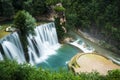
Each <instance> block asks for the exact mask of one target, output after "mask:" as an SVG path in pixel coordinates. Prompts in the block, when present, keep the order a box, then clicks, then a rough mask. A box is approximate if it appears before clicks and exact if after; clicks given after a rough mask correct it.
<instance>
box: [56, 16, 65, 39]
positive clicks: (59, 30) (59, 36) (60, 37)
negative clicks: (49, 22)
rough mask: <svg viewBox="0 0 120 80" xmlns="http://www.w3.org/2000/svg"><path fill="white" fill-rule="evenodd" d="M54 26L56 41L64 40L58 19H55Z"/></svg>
mask: <svg viewBox="0 0 120 80" xmlns="http://www.w3.org/2000/svg"><path fill="white" fill-rule="evenodd" d="M55 25H56V30H57V35H58V39H59V41H61V40H62V39H64V36H65V33H64V30H63V28H62V26H63V25H62V24H60V18H59V17H58V18H55Z"/></svg>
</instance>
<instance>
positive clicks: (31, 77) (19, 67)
mask: <svg viewBox="0 0 120 80" xmlns="http://www.w3.org/2000/svg"><path fill="white" fill-rule="evenodd" d="M119 79H120V70H113V71H109V72H108V75H106V76H102V75H100V74H99V73H97V72H92V73H80V74H77V75H75V74H73V73H72V72H68V71H66V70H59V71H57V72H56V71H53V72H51V71H50V70H44V69H42V68H35V67H34V66H30V65H28V64H17V62H15V61H9V60H5V61H0V80H119Z"/></svg>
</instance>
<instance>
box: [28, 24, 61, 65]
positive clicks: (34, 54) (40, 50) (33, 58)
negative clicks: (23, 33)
mask: <svg viewBox="0 0 120 80" xmlns="http://www.w3.org/2000/svg"><path fill="white" fill-rule="evenodd" d="M35 33H36V35H35V36H32V35H29V36H28V37H27V39H28V43H29V45H28V49H29V52H28V53H29V58H30V63H31V64H34V63H40V62H43V61H45V60H46V59H47V58H48V57H49V56H50V55H53V54H56V51H55V50H56V49H58V48H59V47H60V44H59V43H58V38H57V34H56V29H55V25H54V23H48V24H44V25H40V26H38V27H36V28H35Z"/></svg>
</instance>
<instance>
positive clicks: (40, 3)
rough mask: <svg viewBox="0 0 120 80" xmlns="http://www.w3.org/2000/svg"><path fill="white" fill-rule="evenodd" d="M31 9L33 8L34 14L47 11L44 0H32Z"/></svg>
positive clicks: (38, 14)
mask: <svg viewBox="0 0 120 80" xmlns="http://www.w3.org/2000/svg"><path fill="white" fill-rule="evenodd" d="M33 9H34V15H35V16H40V15H41V14H42V15H43V14H44V13H46V11H47V6H46V3H45V0H34V1H33Z"/></svg>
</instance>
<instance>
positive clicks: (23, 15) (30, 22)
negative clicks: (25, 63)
mask: <svg viewBox="0 0 120 80" xmlns="http://www.w3.org/2000/svg"><path fill="white" fill-rule="evenodd" d="M35 23H36V21H35V19H34V18H33V17H32V16H31V15H30V14H29V13H28V12H26V11H24V10H23V11H19V12H18V13H17V14H16V15H15V19H14V26H15V28H17V29H19V31H20V37H21V41H22V44H23V48H24V51H25V53H27V44H28V43H27V35H28V34H32V35H33V34H35V33H34V28H35V26H36V25H35ZM25 56H26V59H28V55H27V54H25Z"/></svg>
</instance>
